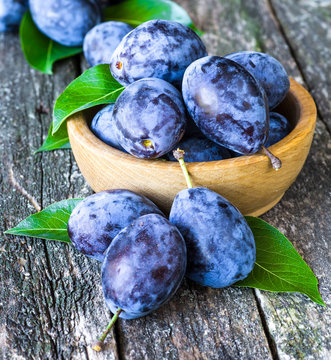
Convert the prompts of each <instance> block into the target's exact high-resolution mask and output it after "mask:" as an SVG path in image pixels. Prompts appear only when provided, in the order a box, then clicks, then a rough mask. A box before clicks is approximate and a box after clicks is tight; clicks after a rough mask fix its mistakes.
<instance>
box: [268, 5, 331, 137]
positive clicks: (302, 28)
mask: <svg viewBox="0 0 331 360" xmlns="http://www.w3.org/2000/svg"><path fill="white" fill-rule="evenodd" d="M271 3H272V6H273V8H274V10H275V13H276V15H277V18H278V21H279V23H280V24H281V26H282V29H283V32H284V33H285V36H286V38H287V41H288V42H289V44H290V46H291V50H292V51H293V55H294V57H295V59H296V61H297V62H298V64H299V66H300V69H301V71H302V74H303V77H304V79H305V81H306V84H307V86H308V89H309V91H310V93H311V94H312V96H313V97H314V99H315V101H316V102H317V107H318V110H319V112H320V114H321V117H322V119H323V121H324V122H325V123H326V124H327V125H328V129H329V131H330V130H331V106H330V96H331V61H330V49H331V32H330V29H331V2H330V1H318V0H311V1H306V0H298V1H291V0H276V1H275V0H271Z"/></svg>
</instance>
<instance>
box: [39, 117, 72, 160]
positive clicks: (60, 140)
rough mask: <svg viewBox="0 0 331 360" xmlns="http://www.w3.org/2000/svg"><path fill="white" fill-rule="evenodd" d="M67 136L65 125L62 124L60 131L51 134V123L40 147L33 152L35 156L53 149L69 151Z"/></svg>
mask: <svg viewBox="0 0 331 360" xmlns="http://www.w3.org/2000/svg"><path fill="white" fill-rule="evenodd" d="M70 148H71V146H70V142H69V136H68V131H67V124H66V123H65V122H64V123H63V124H62V126H60V129H59V130H58V131H57V132H56V133H55V134H53V123H51V126H50V127H49V130H48V135H47V138H46V139H45V141H44V143H43V144H42V145H41V147H40V148H39V149H38V150H36V151H35V154H36V153H38V152H41V151H51V150H55V149H70Z"/></svg>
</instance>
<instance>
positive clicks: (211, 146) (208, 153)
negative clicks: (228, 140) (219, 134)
mask: <svg viewBox="0 0 331 360" xmlns="http://www.w3.org/2000/svg"><path fill="white" fill-rule="evenodd" d="M177 147H178V148H179V149H181V150H184V152H185V161H186V162H200V161H215V160H222V159H229V158H230V157H231V154H230V152H229V151H228V150H227V149H225V148H224V147H222V146H219V145H217V144H215V143H214V142H212V141H210V140H208V139H207V138H206V137H204V136H203V137H202V136H192V137H189V138H184V139H183V140H181V141H180V142H179V143H178V145H177ZM167 158H168V160H170V161H177V160H176V159H175V157H174V155H173V154H172V152H169V153H168V154H167Z"/></svg>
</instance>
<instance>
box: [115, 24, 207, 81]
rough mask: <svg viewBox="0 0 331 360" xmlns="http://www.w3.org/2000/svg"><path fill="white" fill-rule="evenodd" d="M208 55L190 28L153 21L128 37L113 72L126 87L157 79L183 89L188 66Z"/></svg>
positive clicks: (123, 41) (118, 51)
mask: <svg viewBox="0 0 331 360" xmlns="http://www.w3.org/2000/svg"><path fill="white" fill-rule="evenodd" d="M205 55H207V52H206V48H205V46H204V44H203V42H202V41H201V39H200V38H199V36H198V35H197V34H196V33H195V32H194V31H193V30H191V29H190V28H189V27H187V26H185V25H182V24H179V23H177V22H173V21H168V20H150V21H147V22H145V23H143V24H141V25H139V26H138V27H137V28H135V29H134V30H133V31H132V32H130V33H129V34H128V35H127V36H125V37H124V39H123V40H122V41H121V43H120V44H119V46H118V47H117V49H116V50H115V52H114V54H113V56H112V59H111V61H110V70H111V73H112V74H113V76H114V78H115V79H116V80H117V81H118V82H119V83H121V84H122V85H124V86H126V85H128V84H131V83H133V82H134V81H136V80H139V79H142V78H150V77H155V78H160V79H163V80H166V81H168V82H170V83H173V84H174V85H175V86H177V87H180V85H181V81H182V78H183V74H184V71H185V69H186V68H187V66H188V65H189V64H191V62H193V61H194V60H196V59H199V58H200V57H202V56H205Z"/></svg>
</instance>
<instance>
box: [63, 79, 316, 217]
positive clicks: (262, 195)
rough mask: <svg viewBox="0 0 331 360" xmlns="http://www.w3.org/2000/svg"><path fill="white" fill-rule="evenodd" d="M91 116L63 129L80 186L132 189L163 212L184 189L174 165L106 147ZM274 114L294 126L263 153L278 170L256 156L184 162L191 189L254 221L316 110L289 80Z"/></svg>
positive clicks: (295, 162) (284, 183) (298, 155)
mask: <svg viewBox="0 0 331 360" xmlns="http://www.w3.org/2000/svg"><path fill="white" fill-rule="evenodd" d="M96 111H97V109H95V108H94V109H91V110H90V111H83V112H80V113H77V114H75V115H73V116H72V117H71V118H70V119H69V120H68V125H67V126H68V133H69V139H70V143H71V146H72V150H73V153H74V156H75V158H76V161H77V163H78V166H79V168H80V170H81V172H82V174H83V175H84V177H85V179H86V181H87V182H88V183H89V185H90V186H91V187H92V189H93V190H94V191H96V192H98V191H102V190H106V189H129V190H133V191H135V192H137V193H139V194H143V195H145V196H147V197H148V198H149V199H151V200H152V201H154V202H155V203H156V204H157V205H158V206H159V207H160V208H161V209H162V210H163V211H165V212H169V210H170V207H171V204H172V201H173V199H174V197H175V195H176V194H177V193H178V192H179V191H180V190H182V189H184V188H185V187H186V182H185V179H184V176H183V174H182V171H181V169H180V166H179V164H178V163H177V162H170V161H165V160H157V159H156V160H143V159H138V158H135V157H133V156H132V155H129V154H126V153H124V152H121V151H119V150H117V149H114V148H112V147H111V146H108V145H106V144H105V143H103V142H102V141H101V140H99V139H98V138H97V137H96V136H95V135H94V134H93V133H92V132H91V130H90V129H89V123H90V122H91V119H92V117H93V115H94V114H95V113H96ZM277 111H278V112H280V113H282V114H283V115H285V116H286V118H287V119H288V120H290V121H291V123H292V124H293V126H294V129H293V130H292V131H291V133H290V134H289V135H288V136H286V137H285V138H284V139H282V140H281V141H280V142H278V143H277V144H275V145H273V146H271V147H270V148H269V149H270V151H271V152H272V153H273V154H274V155H276V156H277V157H279V158H280V159H281V161H282V168H281V169H280V170H279V171H275V170H274V169H273V168H272V167H271V164H270V161H269V159H268V158H267V157H266V156H265V155H263V154H261V153H256V154H254V155H249V156H241V157H238V158H233V159H226V160H219V161H210V162H200V163H188V164H187V168H188V171H189V173H190V174H191V178H192V182H193V185H194V186H205V187H208V188H209V189H211V190H214V191H216V192H217V193H219V194H221V195H222V196H224V197H225V198H227V199H228V200H230V201H231V202H232V203H233V204H234V205H236V206H237V207H238V208H239V210H240V211H241V212H242V213H243V214H244V215H252V216H259V215H261V214H263V213H265V212H266V211H268V210H269V209H270V208H272V207H273V206H274V205H276V204H277V203H278V202H279V200H280V199H281V198H282V196H283V195H284V192H285V191H286V190H287V189H288V188H289V186H290V185H291V184H292V183H293V182H294V180H295V179H296V177H297V176H298V174H299V172H300V170H301V168H302V166H303V164H304V162H305V160H306V158H307V155H308V152H309V149H310V146H311V142H312V139H313V134H314V128H315V123H316V107H315V104H314V101H313V99H312V98H311V96H310V95H309V93H308V92H307V91H306V90H305V89H304V88H303V87H302V86H301V85H299V84H298V83H297V82H296V81H295V80H293V79H291V86H290V91H289V93H288V94H287V96H286V98H285V100H284V101H283V102H282V104H281V105H280V106H279V107H278V108H277Z"/></svg>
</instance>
